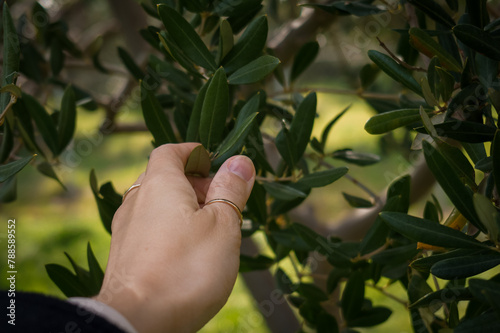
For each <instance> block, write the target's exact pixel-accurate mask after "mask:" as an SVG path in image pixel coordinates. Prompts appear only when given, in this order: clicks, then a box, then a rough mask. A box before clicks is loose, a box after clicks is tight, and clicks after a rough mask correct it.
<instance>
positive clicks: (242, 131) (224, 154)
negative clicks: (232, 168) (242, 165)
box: [215, 100, 259, 163]
mask: <svg viewBox="0 0 500 333" xmlns="http://www.w3.org/2000/svg"><path fill="white" fill-rule="evenodd" d="M258 106H259V104H258V100H257V105H256V109H258ZM255 117H257V112H254V113H253V114H250V115H249V116H248V117H246V119H244V120H243V121H241V120H240V123H238V124H237V125H238V126H235V127H234V128H233V129H232V130H231V132H229V134H228V135H227V137H226V138H225V139H224V141H222V143H221V144H220V146H219V147H218V148H217V150H216V152H217V157H216V159H215V161H221V162H222V161H225V160H226V159H227V158H228V157H230V156H231V155H233V154H235V153H236V152H238V151H240V150H241V147H242V146H243V143H244V141H245V139H246V137H247V136H248V134H249V133H250V130H251V129H252V126H253V124H254V120H255ZM238 118H240V116H239V115H238ZM219 163H220V162H219Z"/></svg>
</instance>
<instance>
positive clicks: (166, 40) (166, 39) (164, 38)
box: [158, 31, 204, 78]
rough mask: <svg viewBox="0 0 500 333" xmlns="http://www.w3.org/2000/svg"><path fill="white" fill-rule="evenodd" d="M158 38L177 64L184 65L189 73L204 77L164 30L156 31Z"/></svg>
mask: <svg viewBox="0 0 500 333" xmlns="http://www.w3.org/2000/svg"><path fill="white" fill-rule="evenodd" d="M158 38H159V39H160V42H161V44H162V46H163V47H164V48H165V50H166V51H167V52H168V54H170V56H171V57H172V58H173V59H175V60H176V61H177V62H178V63H179V65H181V66H182V67H184V68H185V69H186V70H187V71H188V72H189V73H191V74H193V75H194V76H197V77H199V78H204V77H203V75H201V74H200V73H199V72H198V70H197V69H196V68H195V67H194V64H193V62H192V61H191V59H190V58H188V57H187V56H186V54H184V52H183V51H182V50H181V48H180V47H179V46H178V45H177V44H176V43H175V41H174V40H173V39H172V37H170V36H169V35H168V34H167V33H165V32H164V31H161V32H160V33H158Z"/></svg>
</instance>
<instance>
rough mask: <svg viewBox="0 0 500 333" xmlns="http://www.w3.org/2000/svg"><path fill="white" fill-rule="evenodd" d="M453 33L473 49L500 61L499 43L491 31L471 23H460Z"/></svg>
mask: <svg viewBox="0 0 500 333" xmlns="http://www.w3.org/2000/svg"><path fill="white" fill-rule="evenodd" d="M453 33H454V34H455V36H456V37H457V39H458V40H460V41H461V42H462V43H464V44H465V45H467V46H468V47H470V48H471V49H473V50H476V51H477V52H479V53H482V54H484V55H485V56H487V57H489V58H491V59H494V60H497V61H500V46H499V43H498V41H497V40H496V39H495V38H494V37H493V36H492V35H491V34H490V33H489V32H487V31H484V30H483V29H480V28H478V27H475V26H473V25H471V24H458V25H456V26H455V27H453Z"/></svg>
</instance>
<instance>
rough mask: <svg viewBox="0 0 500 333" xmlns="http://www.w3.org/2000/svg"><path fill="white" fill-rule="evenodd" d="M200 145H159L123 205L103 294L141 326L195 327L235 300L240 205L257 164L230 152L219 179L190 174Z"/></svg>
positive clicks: (172, 329)
mask: <svg viewBox="0 0 500 333" xmlns="http://www.w3.org/2000/svg"><path fill="white" fill-rule="evenodd" d="M197 145H199V144H195V143H184V144H168V145H163V146H161V147H158V148H156V149H155V150H154V151H153V152H152V153H151V156H150V160H149V163H148V166H147V169H146V172H145V173H144V174H142V175H141V176H139V178H138V180H137V181H136V183H140V184H141V185H140V187H138V188H136V189H133V190H132V191H130V192H129V194H128V195H127V196H126V199H125V200H124V203H123V204H122V206H121V207H120V208H119V209H118V211H117V212H116V214H115V216H114V218H113V223H112V226H111V229H112V238H111V250H110V255H109V260H108V265H107V268H106V274H105V278H104V283H103V286H102V289H101V291H100V293H99V295H97V296H96V299H97V300H98V301H101V302H103V303H106V304H108V305H110V306H112V307H113V308H115V309H116V310H118V311H119V312H121V313H122V314H123V315H124V316H125V317H126V318H127V319H128V320H129V321H130V322H131V323H132V325H133V326H134V327H135V328H136V329H137V330H138V331H139V332H141V333H142V332H193V331H196V330H198V329H200V328H201V327H202V326H203V325H204V324H205V323H206V322H208V321H209V320H210V319H211V318H212V317H213V316H214V315H215V314H216V313H217V312H218V311H219V310H220V308H222V306H223V305H224V304H225V302H226V301H227V298H228V297H229V294H230V293H231V290H232V288H233V286H234V283H235V281H236V276H237V274H238V267H239V253H240V243H241V231H240V225H239V216H238V215H237V213H236V212H235V211H234V209H233V208H232V207H231V206H230V205H228V204H224V203H214V204H211V205H207V206H204V204H205V203H206V202H208V201H210V200H212V199H220V198H222V199H227V200H230V201H232V202H233V203H235V204H236V205H237V206H238V207H239V208H240V209H243V208H244V207H245V203H246V201H247V200H248V197H249V195H250V192H251V189H252V186H253V183H254V180H255V169H254V167H253V164H252V162H251V161H250V159H249V158H247V157H245V156H234V157H232V158H230V159H228V160H227V161H226V162H225V163H224V164H223V165H222V166H221V167H220V169H219V171H218V172H217V174H216V175H215V176H214V178H213V179H209V178H200V177H191V176H186V175H185V174H184V166H185V164H186V161H187V159H188V156H189V154H190V152H191V151H192V150H193V148H194V147H196V146H197Z"/></svg>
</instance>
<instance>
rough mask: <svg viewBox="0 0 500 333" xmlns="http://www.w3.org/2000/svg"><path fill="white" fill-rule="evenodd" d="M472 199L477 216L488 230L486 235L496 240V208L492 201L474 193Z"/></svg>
mask: <svg viewBox="0 0 500 333" xmlns="http://www.w3.org/2000/svg"><path fill="white" fill-rule="evenodd" d="M473 200H474V208H475V210H476V213H477V216H478V217H479V219H480V220H481V222H482V223H483V225H484V226H485V228H486V230H488V236H489V237H490V239H491V240H492V241H494V242H496V241H497V240H498V235H499V230H498V224H497V218H498V211H497V209H496V208H495V206H493V203H492V202H491V201H490V200H489V199H488V198H486V197H485V196H484V195H482V194H479V193H474V195H473Z"/></svg>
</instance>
